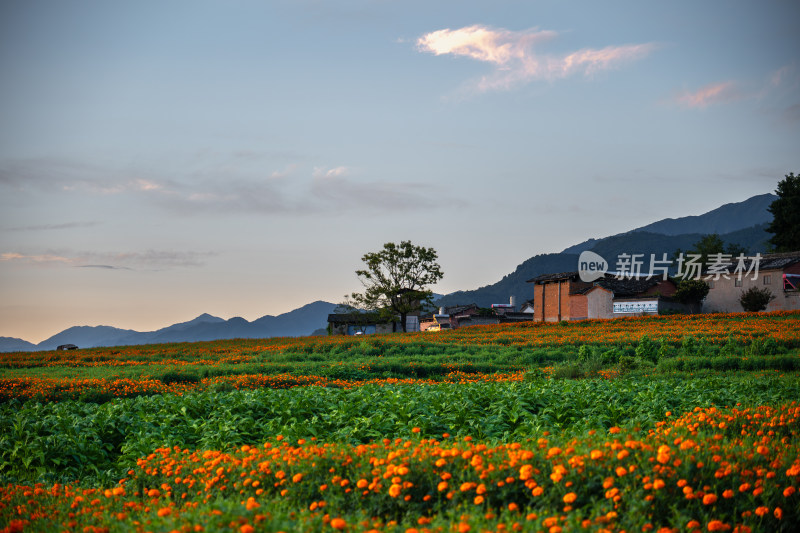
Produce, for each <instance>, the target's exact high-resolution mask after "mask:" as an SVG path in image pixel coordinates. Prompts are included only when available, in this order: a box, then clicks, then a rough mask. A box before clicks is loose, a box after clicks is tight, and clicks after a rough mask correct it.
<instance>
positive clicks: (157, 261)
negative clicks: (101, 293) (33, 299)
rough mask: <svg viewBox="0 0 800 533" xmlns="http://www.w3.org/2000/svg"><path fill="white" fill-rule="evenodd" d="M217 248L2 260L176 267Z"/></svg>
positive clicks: (197, 262)
mask: <svg viewBox="0 0 800 533" xmlns="http://www.w3.org/2000/svg"><path fill="white" fill-rule="evenodd" d="M213 255H216V254H215V253H214V252H198V251H192V250H186V251H181V250H144V251H140V252H90V251H70V250H58V251H52V250H50V251H47V252H45V253H40V254H23V253H19V252H5V253H2V254H0V263H4V262H5V263H22V264H27V265H39V266H56V265H61V266H70V267H79V268H99V269H106V270H136V269H144V270H163V269H168V268H175V267H200V266H203V265H204V264H205V259H206V258H208V257H211V256H213Z"/></svg>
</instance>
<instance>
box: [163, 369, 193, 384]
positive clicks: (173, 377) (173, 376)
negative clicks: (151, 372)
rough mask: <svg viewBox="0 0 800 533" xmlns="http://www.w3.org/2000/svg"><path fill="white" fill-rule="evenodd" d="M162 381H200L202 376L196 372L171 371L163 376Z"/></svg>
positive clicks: (169, 382) (165, 382)
mask: <svg viewBox="0 0 800 533" xmlns="http://www.w3.org/2000/svg"><path fill="white" fill-rule="evenodd" d="M161 381H162V382H163V383H164V384H166V385H169V384H171V383H199V382H200V376H198V375H197V374H195V373H194V372H181V371H169V372H165V373H164V374H163V375H162V376H161Z"/></svg>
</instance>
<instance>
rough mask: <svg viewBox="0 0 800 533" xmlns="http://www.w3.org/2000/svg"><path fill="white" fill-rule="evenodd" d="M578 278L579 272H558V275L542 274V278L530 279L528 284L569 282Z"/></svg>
mask: <svg viewBox="0 0 800 533" xmlns="http://www.w3.org/2000/svg"><path fill="white" fill-rule="evenodd" d="M577 277H578V271H577V270H573V271H571V272H558V273H557V274H542V275H541V276H536V277H535V278H533V279H529V280H528V281H527V283H544V282H545V281H559V280H569V279H575V278H577Z"/></svg>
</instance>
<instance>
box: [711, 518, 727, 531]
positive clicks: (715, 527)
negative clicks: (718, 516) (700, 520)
mask: <svg viewBox="0 0 800 533" xmlns="http://www.w3.org/2000/svg"><path fill="white" fill-rule="evenodd" d="M707 527H708V530H709V531H725V530H727V529H730V526H729V525H728V524H726V523H725V522H723V521H722V520H712V521H711V522H709V523H708V526H707Z"/></svg>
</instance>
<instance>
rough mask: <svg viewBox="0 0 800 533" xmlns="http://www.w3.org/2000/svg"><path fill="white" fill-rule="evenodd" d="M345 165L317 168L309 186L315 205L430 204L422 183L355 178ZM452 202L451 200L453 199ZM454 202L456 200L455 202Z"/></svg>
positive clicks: (403, 207) (400, 207) (383, 207)
mask: <svg viewBox="0 0 800 533" xmlns="http://www.w3.org/2000/svg"><path fill="white" fill-rule="evenodd" d="M349 174H350V171H349V169H347V168H346V167H335V168H331V169H323V168H317V169H315V172H314V180H313V182H312V186H311V198H312V199H313V200H314V201H315V202H316V205H317V206H318V208H319V209H326V207H325V206H328V208H329V209H330V208H331V207H335V210H336V211H350V210H353V209H361V210H366V211H382V212H386V211H414V210H418V209H428V208H431V207H434V205H435V204H434V202H433V201H432V200H431V199H430V198H431V197H430V196H429V195H426V194H424V193H423V192H422V191H425V190H426V189H427V190H430V189H431V187H430V186H428V187H426V186H425V184H423V183H414V182H404V183H398V182H382V181H364V180H355V179H353V178H351V177H350V176H349ZM454 202H455V201H454ZM455 203H458V202H455Z"/></svg>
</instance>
